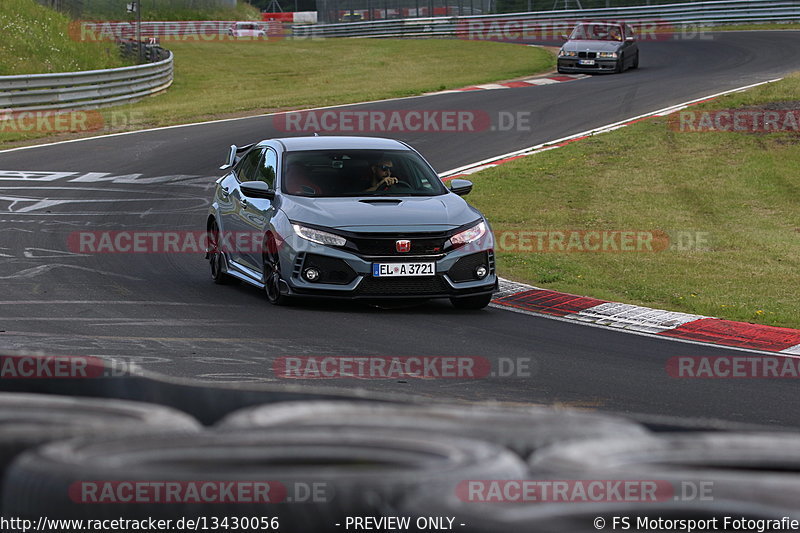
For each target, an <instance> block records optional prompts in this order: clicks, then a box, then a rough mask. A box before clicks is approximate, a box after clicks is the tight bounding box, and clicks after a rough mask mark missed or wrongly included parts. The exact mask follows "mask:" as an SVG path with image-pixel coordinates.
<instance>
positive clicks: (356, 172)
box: [281, 150, 447, 198]
mask: <svg viewBox="0 0 800 533" xmlns="http://www.w3.org/2000/svg"><path fill="white" fill-rule="evenodd" d="M283 169H284V171H283V179H282V180H281V190H282V191H283V192H284V193H287V194H291V195H295V196H323V197H329V198H335V197H346V196H438V195H440V194H445V193H446V192H447V189H445V187H444V185H443V184H442V182H441V180H440V179H439V177H438V176H437V175H436V173H435V172H434V171H433V170H432V169H431V168H430V166H429V165H428V164H426V163H425V161H424V160H423V159H422V158H421V157H419V156H418V155H417V154H415V153H414V152H411V151H401V150H397V151H382V150H349V151H341V150H338V151H329V150H315V151H303V152H289V153H288V154H287V155H286V157H285V158H284V165H283Z"/></svg>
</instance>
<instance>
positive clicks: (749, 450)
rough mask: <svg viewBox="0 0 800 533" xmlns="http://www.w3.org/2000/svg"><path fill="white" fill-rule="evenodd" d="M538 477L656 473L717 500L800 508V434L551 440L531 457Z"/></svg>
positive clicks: (657, 477) (616, 476)
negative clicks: (561, 442) (557, 442)
mask: <svg viewBox="0 0 800 533" xmlns="http://www.w3.org/2000/svg"><path fill="white" fill-rule="evenodd" d="M529 464H530V466H531V474H532V476H533V477H534V478H537V479H546V478H551V479H552V478H556V477H559V476H561V477H559V479H564V477H563V476H566V477H567V478H570V477H573V476H579V477H580V478H583V479H609V478H613V479H649V480H659V481H663V482H665V483H670V484H672V486H673V487H675V490H676V491H678V490H680V489H679V487H681V486H691V487H695V488H697V487H704V488H705V490H706V491H707V492H708V495H709V496H710V497H712V498H714V499H723V500H736V501H742V502H753V503H758V504H763V505H776V506H784V507H788V508H797V502H800V433H789V432H780V433H675V434H669V433H662V434H655V435H654V436H651V437H640V438H626V439H592V440H586V441H582V442H571V443H566V444H564V445H561V446H558V447H556V446H551V447H548V448H544V449H541V450H539V451H537V452H535V453H534V454H533V455H532V456H531V457H530V460H529Z"/></svg>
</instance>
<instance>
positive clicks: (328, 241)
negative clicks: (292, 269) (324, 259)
mask: <svg viewBox="0 0 800 533" xmlns="http://www.w3.org/2000/svg"><path fill="white" fill-rule="evenodd" d="M292 228H294V232H295V233H297V235H298V236H299V237H301V238H303V239H305V240H307V241H311V242H315V243H317V244H325V245H327V246H344V245H345V243H346V242H347V239H345V238H344V237H340V236H339V235H334V234H333V233H328V232H327V231H321V230H318V229H313V228H307V227H305V226H301V225H300V224H292Z"/></svg>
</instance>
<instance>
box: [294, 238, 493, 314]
mask: <svg viewBox="0 0 800 533" xmlns="http://www.w3.org/2000/svg"><path fill="white" fill-rule="evenodd" d="M298 241H300V239H290V241H287V243H286V244H288V245H290V246H286V247H284V249H283V250H281V252H282V253H281V272H284V273H285V274H283V276H282V277H283V279H284V282H285V283H286V286H285V290H286V294H287V295H290V296H301V297H302V296H308V297H333V298H346V299H356V300H379V299H432V298H458V297H463V296H476V295H484V294H492V293H494V292H496V291H497V287H498V280H497V274H496V272H495V260H494V250H493V249H492V248H483V249H475V248H474V247H470V246H465V247H463V248H464V249H456V250H454V251H451V252H449V253H446V254H439V255H436V256H391V257H363V256H359V255H357V254H354V253H351V252H350V251H347V250H343V249H340V248H334V247H329V246H324V245H318V244H314V243H308V242H306V241H302V242H298ZM291 244H297V245H298V248H299V249H295V248H294V247H292V246H291ZM401 262H402V263H414V262H433V263H435V272H436V273H435V275H432V276H407V277H406V276H404V277H394V276H391V277H375V276H373V275H372V264H373V263H401ZM481 265H483V266H485V267H486V268H487V269H488V274H487V275H486V276H485V277H483V278H480V279H479V278H478V276H477V274H476V273H475V270H476V269H477V267H478V266H481ZM310 267H314V268H316V269H317V270H318V271H320V272H321V273H322V275H321V276H319V279H318V280H317V281H313V282H312V281H308V280H307V279H306V278H305V277H304V275H303V273H304V272H305V271H306V269H308V268H310Z"/></svg>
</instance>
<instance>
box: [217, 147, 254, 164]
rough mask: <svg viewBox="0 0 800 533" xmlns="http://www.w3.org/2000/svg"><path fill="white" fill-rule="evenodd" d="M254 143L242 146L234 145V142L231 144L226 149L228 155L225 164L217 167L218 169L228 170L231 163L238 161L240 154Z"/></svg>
mask: <svg viewBox="0 0 800 533" xmlns="http://www.w3.org/2000/svg"><path fill="white" fill-rule="evenodd" d="M255 145H256V143H250V144H246V145H244V146H236V145H235V144H232V145H231V147H230V149H229V150H228V157H227V158H225V164H224V165H222V166H221V167H219V169H220V170H228V169H229V168H231V167H233V165H235V164H236V163H237V162H238V161H239V159H240V154H243V153H245V152H246V151H248V150H249V149H250V148H252V147H253V146H255Z"/></svg>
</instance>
